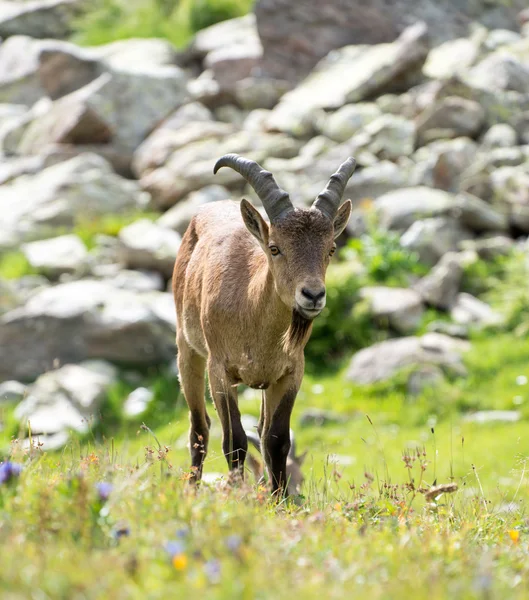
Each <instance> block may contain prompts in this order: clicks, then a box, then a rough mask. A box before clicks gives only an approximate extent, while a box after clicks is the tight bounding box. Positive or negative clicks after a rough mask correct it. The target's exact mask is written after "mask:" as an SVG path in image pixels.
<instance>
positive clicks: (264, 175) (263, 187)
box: [213, 154, 294, 222]
mask: <svg viewBox="0 0 529 600" xmlns="http://www.w3.org/2000/svg"><path fill="white" fill-rule="evenodd" d="M221 167H230V168H232V169H233V170H234V171H237V173H240V174H241V175H242V176H243V177H244V179H246V181H247V182H248V183H249V184H250V185H251V186H252V187H253V189H254V190H255V193H256V194H257V195H258V196H259V198H260V200H261V202H262V203H263V206H264V209H265V210H266V214H267V215H268V217H269V219H270V222H273V221H277V220H278V219H280V218H281V217H282V216H284V215H285V214H286V213H288V212H290V211H291V210H294V206H293V205H292V202H291V201H290V198H289V195H288V194H287V192H285V190H282V189H281V188H280V187H279V186H278V185H277V182H276V180H275V179H274V176H273V175H272V173H270V172H269V171H265V170H264V169H263V167H261V165H259V164H257V163H256V162H255V161H254V160H249V159H247V158H242V156H239V155H238V154H225V155H224V156H222V157H221V158H219V160H218V161H217V162H216V163H215V167H214V169H213V173H214V174H216V173H217V171H218V170H219V169H220V168H221Z"/></svg>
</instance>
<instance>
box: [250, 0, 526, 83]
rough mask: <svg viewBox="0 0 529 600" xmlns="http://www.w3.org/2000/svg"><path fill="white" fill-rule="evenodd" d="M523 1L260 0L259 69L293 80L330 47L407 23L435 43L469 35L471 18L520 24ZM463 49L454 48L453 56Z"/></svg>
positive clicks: (376, 36)
mask: <svg viewBox="0 0 529 600" xmlns="http://www.w3.org/2000/svg"><path fill="white" fill-rule="evenodd" d="M526 4H527V3H526V2H525V0H513V1H511V0H510V1H509V3H498V2H487V1H484V0H478V1H477V2H472V3H467V4H464V3H463V4H462V3H461V2H460V1H459V0H439V1H438V0H435V1H434V0H426V1H422V2H416V1H415V0H398V1H392V2H387V1H386V0H371V1H370V2H369V3H366V2H363V1H360V0H354V1H348V2H343V1H340V0H330V1H328V2H325V4H322V3H321V2H318V1H317V0H304V1H303V2H288V1H287V0H259V1H258V2H257V3H256V5H255V14H256V18H257V28H258V31H259V35H260V38H261V41H262V44H263V51H264V56H263V65H262V66H263V69H264V70H265V71H266V72H268V73H270V74H273V75H274V76H277V77H284V78H286V79H290V80H293V81H294V80H296V79H299V78H300V77H303V76H304V75H306V74H307V73H308V72H309V71H310V70H311V69H312V67H313V66H314V65H315V64H316V63H317V62H318V61H319V60H320V59H321V58H323V57H324V56H326V55H327V54H328V53H329V52H330V51H331V50H333V49H335V48H340V47H342V46H346V45H347V44H377V43H381V42H389V41H391V40H393V39H395V37H396V36H397V35H398V34H399V32H401V31H402V30H403V29H404V27H406V26H408V25H409V23H414V22H416V21H425V22H426V23H427V24H428V26H429V34H430V36H431V38H432V42H433V44H438V43H439V42H442V41H445V40H453V39H454V38H457V37H461V36H467V34H468V29H469V26H470V24H471V23H474V22H475V21H479V22H480V23H482V24H483V25H485V27H489V28H492V27H494V28H498V29H499V28H504V29H516V30H517V29H518V24H517V16H518V13H519V12H520V10H521V9H522V8H525V6H526ZM458 55H459V56H461V59H462V60H463V59H464V53H463V52H462V51H461V49H456V50H455V51H454V52H452V53H450V56H449V58H448V59H447V62H450V63H453V62H455V60H456V59H455V58H452V56H458Z"/></svg>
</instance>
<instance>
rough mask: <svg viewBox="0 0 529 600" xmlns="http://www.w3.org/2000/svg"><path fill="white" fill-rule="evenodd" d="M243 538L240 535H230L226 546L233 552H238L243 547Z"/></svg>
mask: <svg viewBox="0 0 529 600" xmlns="http://www.w3.org/2000/svg"><path fill="white" fill-rule="evenodd" d="M241 544H242V539H241V536H239V535H230V536H228V537H227V538H226V546H227V547H228V549H229V550H231V551H232V552H237V550H239V548H240V547H241Z"/></svg>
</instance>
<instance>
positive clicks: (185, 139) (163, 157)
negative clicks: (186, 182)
mask: <svg viewBox="0 0 529 600" xmlns="http://www.w3.org/2000/svg"><path fill="white" fill-rule="evenodd" d="M235 131H236V129H235V127H234V126H233V125H231V124H229V123H217V122H213V121H203V120H199V121H196V122H195V121H190V122H188V123H185V124H184V123H182V124H181V125H180V127H177V128H175V129H173V128H172V127H171V128H166V127H161V128H159V129H156V130H155V131H154V132H153V133H152V134H151V135H150V136H149V137H148V138H147V139H146V140H145V141H144V142H143V143H142V144H141V145H140V146H139V147H138V148H137V150H136V152H135V153H134V158H133V161H132V169H133V171H134V174H135V175H136V176H138V177H142V176H143V175H146V174H148V173H149V172H150V171H153V170H154V169H157V168H159V167H163V166H164V165H165V164H166V162H167V161H168V160H169V157H170V156H171V154H172V153H173V152H175V151H176V150H180V149H183V148H185V147H186V146H190V145H191V144H194V143H200V144H202V145H204V144H205V142H206V141H207V140H222V139H224V138H225V137H227V136H228V135H230V134H234V133H235Z"/></svg>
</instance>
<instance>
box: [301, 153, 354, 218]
mask: <svg viewBox="0 0 529 600" xmlns="http://www.w3.org/2000/svg"><path fill="white" fill-rule="evenodd" d="M355 168H356V161H355V159H354V158H353V157H352V156H350V157H349V158H348V159H347V160H346V161H345V162H343V163H342V164H341V165H340V168H339V169H338V170H337V171H336V173H334V174H333V175H331V178H330V179H329V183H328V184H327V185H326V186H325V189H324V190H323V192H321V193H320V194H319V195H318V197H317V198H316V200H315V201H314V204H313V205H312V208H314V209H316V210H319V211H320V212H322V213H323V214H324V215H325V216H327V217H329V219H330V220H331V221H333V220H334V217H335V216H336V211H337V210H338V207H339V206H340V202H341V201H342V196H343V193H344V190H345V186H346V185H347V182H348V181H349V179H350V178H351V175H352V174H353V173H354V170H355Z"/></svg>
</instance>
